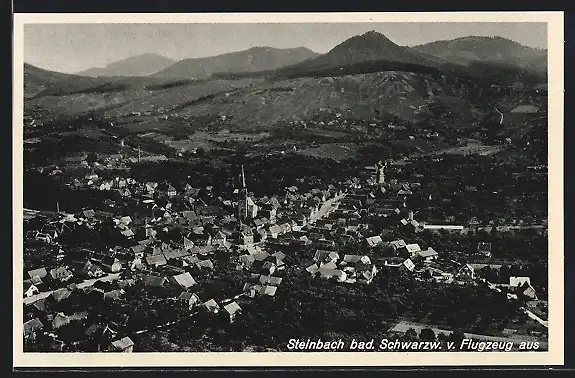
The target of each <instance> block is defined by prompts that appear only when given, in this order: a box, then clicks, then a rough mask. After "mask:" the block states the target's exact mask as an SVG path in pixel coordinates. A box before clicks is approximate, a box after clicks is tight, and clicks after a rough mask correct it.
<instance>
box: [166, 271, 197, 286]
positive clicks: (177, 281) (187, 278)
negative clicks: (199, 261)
mask: <svg viewBox="0 0 575 378" xmlns="http://www.w3.org/2000/svg"><path fill="white" fill-rule="evenodd" d="M170 283H171V284H172V285H176V286H180V287H182V288H184V289H188V288H190V287H192V286H194V285H195V284H196V281H195V280H194V278H193V277H192V275H191V274H190V273H189V272H186V273H182V274H178V275H176V276H173V277H171V278H170Z"/></svg>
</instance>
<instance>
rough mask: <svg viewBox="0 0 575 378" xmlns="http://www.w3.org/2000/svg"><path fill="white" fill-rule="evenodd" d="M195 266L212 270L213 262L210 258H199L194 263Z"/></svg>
mask: <svg viewBox="0 0 575 378" xmlns="http://www.w3.org/2000/svg"><path fill="white" fill-rule="evenodd" d="M196 266H197V267H198V268H199V269H209V270H214V263H213V262H212V260H209V259H208V260H199V261H198V262H197V263H196Z"/></svg>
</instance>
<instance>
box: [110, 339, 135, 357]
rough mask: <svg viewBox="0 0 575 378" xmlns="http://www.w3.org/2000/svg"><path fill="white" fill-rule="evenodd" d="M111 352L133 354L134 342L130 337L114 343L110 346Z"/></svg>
mask: <svg viewBox="0 0 575 378" xmlns="http://www.w3.org/2000/svg"><path fill="white" fill-rule="evenodd" d="M110 351H111V352H119V353H132V352H133V351H134V342H133V341H132V339H130V338H129V337H128V336H126V337H123V338H121V339H120V340H116V341H113V342H112V344H111V345H110Z"/></svg>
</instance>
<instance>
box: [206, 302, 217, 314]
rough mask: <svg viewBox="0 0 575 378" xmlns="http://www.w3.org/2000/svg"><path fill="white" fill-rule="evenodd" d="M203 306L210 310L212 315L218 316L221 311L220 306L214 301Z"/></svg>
mask: <svg viewBox="0 0 575 378" xmlns="http://www.w3.org/2000/svg"><path fill="white" fill-rule="evenodd" d="M203 306H204V307H205V309H206V310H208V312H210V313H212V314H217V313H218V312H219V311H220V306H219V305H218V303H217V302H216V301H215V300H214V299H210V300H209V301H206V302H204V303H203Z"/></svg>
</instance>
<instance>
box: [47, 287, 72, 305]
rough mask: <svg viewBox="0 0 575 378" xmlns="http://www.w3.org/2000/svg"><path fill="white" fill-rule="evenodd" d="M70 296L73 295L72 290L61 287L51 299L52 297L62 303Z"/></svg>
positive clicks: (51, 295)
mask: <svg viewBox="0 0 575 378" xmlns="http://www.w3.org/2000/svg"><path fill="white" fill-rule="evenodd" d="M70 294H72V291H71V290H69V289H68V288H66V287H61V288H59V289H56V290H54V291H53V292H52V294H50V297H52V299H54V300H55V301H56V302H62V301H63V300H64V299H67V298H68V297H69V296H70Z"/></svg>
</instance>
